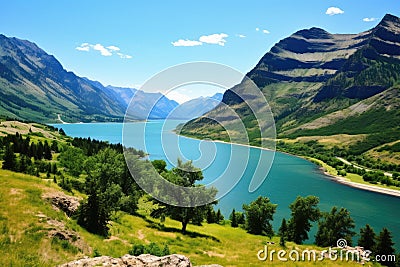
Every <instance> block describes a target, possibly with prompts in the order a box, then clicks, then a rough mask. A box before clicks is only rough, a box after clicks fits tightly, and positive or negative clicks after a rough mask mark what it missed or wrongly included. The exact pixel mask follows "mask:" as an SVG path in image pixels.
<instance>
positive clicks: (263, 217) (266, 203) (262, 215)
mask: <svg viewBox="0 0 400 267" xmlns="http://www.w3.org/2000/svg"><path fill="white" fill-rule="evenodd" d="M277 206H278V205H276V204H272V203H271V202H270V200H269V198H267V197H262V196H259V197H258V198H257V199H256V200H254V201H253V202H251V203H250V204H248V205H247V204H244V205H243V210H244V213H245V217H246V226H245V228H246V230H247V231H248V232H249V233H251V234H256V235H266V236H268V237H272V236H273V235H274V230H273V229H272V225H271V221H272V220H273V216H274V213H275V211H276V207H277Z"/></svg>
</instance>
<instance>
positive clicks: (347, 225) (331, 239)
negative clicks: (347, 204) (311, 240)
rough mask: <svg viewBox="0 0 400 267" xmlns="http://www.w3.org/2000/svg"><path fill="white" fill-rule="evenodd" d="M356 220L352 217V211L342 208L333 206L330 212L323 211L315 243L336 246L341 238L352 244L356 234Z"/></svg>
mask: <svg viewBox="0 0 400 267" xmlns="http://www.w3.org/2000/svg"><path fill="white" fill-rule="evenodd" d="M354 226H355V225H354V220H353V219H352V218H351V217H350V212H349V211H348V210H347V209H345V208H341V209H340V210H339V211H338V209H337V207H333V208H332V209H331V211H330V212H329V213H327V212H324V213H322V218H321V219H320V220H319V222H318V231H317V234H316V236H315V243H316V244H317V245H318V246H321V247H328V246H336V242H337V240H339V239H345V240H346V241H347V244H348V245H351V241H352V237H353V236H354V234H355V233H354V232H353V230H352V229H354Z"/></svg>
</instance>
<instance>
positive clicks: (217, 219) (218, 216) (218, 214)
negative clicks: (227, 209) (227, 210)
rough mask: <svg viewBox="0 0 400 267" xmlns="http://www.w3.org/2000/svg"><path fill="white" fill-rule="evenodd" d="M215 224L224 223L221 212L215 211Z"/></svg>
mask: <svg viewBox="0 0 400 267" xmlns="http://www.w3.org/2000/svg"><path fill="white" fill-rule="evenodd" d="M215 219H216V223H221V222H223V221H224V215H222V213H221V210H220V209H218V210H217V214H216V215H215Z"/></svg>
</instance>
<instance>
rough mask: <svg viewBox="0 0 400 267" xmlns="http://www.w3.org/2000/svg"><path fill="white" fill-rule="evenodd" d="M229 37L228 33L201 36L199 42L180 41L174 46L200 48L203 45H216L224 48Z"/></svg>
mask: <svg viewBox="0 0 400 267" xmlns="http://www.w3.org/2000/svg"><path fill="white" fill-rule="evenodd" d="M227 37H228V35H227V34H226V33H214V34H210V35H203V36H200V38H199V40H187V39H186V40H183V39H179V40H178V41H175V42H172V43H171V44H172V45H173V46H199V45H202V44H216V45H220V46H224V45H225V43H226V40H225V38H227Z"/></svg>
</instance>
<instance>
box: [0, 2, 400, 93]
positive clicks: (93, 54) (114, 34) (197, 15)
mask: <svg viewBox="0 0 400 267" xmlns="http://www.w3.org/2000/svg"><path fill="white" fill-rule="evenodd" d="M1 6H2V7H1V10H0V25H1V26H0V29H1V30H0V33H3V34H5V35H7V36H14V37H18V38H21V39H28V40H30V41H33V42H35V43H36V44H38V45H39V46H40V47H41V48H43V49H44V50H45V51H47V52H48V53H50V54H53V55H55V57H56V58H57V59H58V60H59V61H60V62H61V63H62V64H63V66H64V67H65V68H66V69H67V70H70V71H73V72H75V73H76V74H77V75H79V76H85V77H88V78H90V79H93V80H98V81H100V82H102V83H103V84H105V85H108V84H112V85H115V86H130V87H137V86H138V85H140V84H143V83H144V82H145V81H146V80H147V79H149V78H150V77H151V76H153V75H154V74H156V73H158V72H159V71H161V70H163V69H165V68H168V67H170V66H173V65H176V64H181V63H184V62H190V61H212V62H217V63H222V64H226V65H229V66H231V67H233V68H235V69H238V70H239V71H241V72H244V73H246V72H248V71H249V70H251V69H252V68H253V67H254V66H255V65H256V64H257V62H258V60H259V59H260V58H261V57H262V56H263V55H264V54H265V53H266V52H268V51H269V49H270V48H271V47H272V46H273V45H274V44H275V43H276V42H278V41H279V40H280V39H282V38H284V37H287V36H288V35H290V34H292V33H294V32H295V31H297V30H299V29H303V28H310V27H313V26H317V27H321V28H324V29H326V30H328V31H329V32H332V33H358V32H361V31H364V30H367V29H370V28H372V27H374V26H375V25H376V24H377V23H378V22H379V20H380V19H381V18H382V17H383V16H384V15H385V14H386V13H391V14H393V15H396V16H400V1H399V0H351V1H349V0H332V1H330V0H304V1H300V0H259V1H232V0H231V1H208V0H203V1H161V0H160V1H152V0H150V1H134V0H125V1H107V2H106V1H89V0H88V1H75V0H57V1H54V0H53V1H50V0H49V1H47V0H35V1H28V0H26V1H22V0H13V1H3V3H2V5H1ZM327 13H328V14H327ZM257 29H258V30H257ZM189 45H192V46H189Z"/></svg>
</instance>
